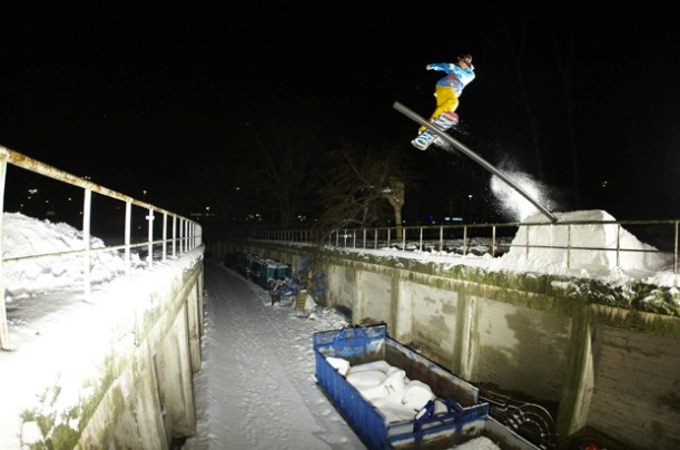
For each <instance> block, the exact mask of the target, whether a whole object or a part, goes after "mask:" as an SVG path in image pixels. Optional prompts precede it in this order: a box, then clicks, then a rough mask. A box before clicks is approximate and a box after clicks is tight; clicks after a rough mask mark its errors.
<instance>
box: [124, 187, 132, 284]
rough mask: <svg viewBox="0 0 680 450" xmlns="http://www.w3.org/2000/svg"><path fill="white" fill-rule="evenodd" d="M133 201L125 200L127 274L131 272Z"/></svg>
mask: <svg viewBox="0 0 680 450" xmlns="http://www.w3.org/2000/svg"><path fill="white" fill-rule="evenodd" d="M131 230H132V202H130V201H129V200H128V201H126V202H125V274H126V275H129V274H130V269H131V267H130V266H131V265H132V262H131V260H130V256H131V255H130V245H131V241H132V231H131Z"/></svg>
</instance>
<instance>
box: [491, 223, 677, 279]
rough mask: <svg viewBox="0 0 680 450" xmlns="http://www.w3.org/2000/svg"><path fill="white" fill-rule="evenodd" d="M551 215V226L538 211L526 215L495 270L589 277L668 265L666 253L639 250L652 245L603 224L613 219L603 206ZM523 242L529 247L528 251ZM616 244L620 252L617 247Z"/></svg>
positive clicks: (614, 227) (612, 225)
mask: <svg viewBox="0 0 680 450" xmlns="http://www.w3.org/2000/svg"><path fill="white" fill-rule="evenodd" d="M556 216H557V218H558V222H557V224H556V225H552V224H550V222H549V220H548V219H547V218H546V217H545V216H544V215H542V214H536V215H534V216H531V217H529V218H528V219H527V220H526V221H524V222H523V225H521V226H520V227H519V229H518V231H517V233H516V235H515V238H514V239H513V240H512V247H511V248H510V251H509V252H508V253H507V254H505V255H503V256H502V257H501V258H499V259H498V261H496V262H494V264H492V265H493V266H494V267H495V268H498V269H513V270H522V271H531V272H540V273H553V274H555V273H558V274H560V273H566V274H570V275H574V274H575V272H576V275H581V276H593V275H595V274H602V273H608V272H611V271H612V270H615V269H617V268H618V269H620V270H623V271H638V272H639V271H642V272H656V271H659V270H663V268H664V267H667V266H668V264H669V256H668V255H664V254H661V253H652V252H645V251H642V250H651V251H656V250H657V249H656V248H655V247H652V246H651V245H647V244H644V243H642V242H640V241H639V240H638V239H637V238H636V237H635V236H633V235H632V234H631V233H630V232H628V231H627V230H625V229H624V228H623V227H621V228H619V225H617V224H615V223H602V222H610V221H615V219H614V218H613V217H612V216H611V215H610V214H608V213H607V212H605V211H602V210H591V211H575V212H570V213H563V214H556ZM561 222H600V223H584V224H574V225H570V226H565V225H559V224H560V223H561ZM527 245H529V246H530V247H531V248H529V249H528V250H527ZM537 247H538V248H537ZM540 247H544V248H540ZM548 247H561V248H548ZM567 247H568V248H569V250H566V248H567ZM617 248H618V249H619V250H621V251H619V252H617V251H616V250H617Z"/></svg>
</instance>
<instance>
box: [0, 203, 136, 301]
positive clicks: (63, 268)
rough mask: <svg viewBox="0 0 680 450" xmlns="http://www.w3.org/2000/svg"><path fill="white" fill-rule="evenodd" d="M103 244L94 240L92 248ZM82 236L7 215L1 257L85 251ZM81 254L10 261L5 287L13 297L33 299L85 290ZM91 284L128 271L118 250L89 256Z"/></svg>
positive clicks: (63, 226) (67, 227)
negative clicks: (67, 290) (68, 290)
mask: <svg viewBox="0 0 680 450" xmlns="http://www.w3.org/2000/svg"><path fill="white" fill-rule="evenodd" d="M104 246H105V244H104V241H102V240H101V239H99V238H96V237H91V239H90V247H91V248H92V249H96V248H101V247H104ZM83 247H84V242H83V233H82V231H80V230H77V229H76V228H73V227H72V226H70V225H68V224H65V223H51V222H49V221H47V220H39V219H35V218H32V217H28V216H25V215H23V214H20V213H4V214H3V221H2V256H3V258H15V257H23V256H32V255H46V254H50V253H68V252H73V251H78V250H82V249H83ZM83 258H84V257H83V256H82V255H78V254H73V255H62V256H48V257H43V258H40V259H26V260H18V261H14V262H8V263H6V264H5V265H4V267H3V271H2V277H3V284H4V287H5V289H6V290H7V293H8V294H9V295H10V296H11V297H21V296H30V295H34V294H37V293H41V292H45V291H48V290H54V289H59V288H69V287H73V288H75V289H82V286H83V285H84V278H83V272H84V267H85V262H84V259H83ZM90 270H91V275H90V276H91V281H92V282H93V283H96V282H101V281H108V280H110V279H112V278H113V277H115V275H116V274H118V273H121V272H123V271H124V270H125V262H124V260H123V258H122V257H121V256H119V255H118V254H117V253H116V252H115V251H99V252H92V253H91V254H90Z"/></svg>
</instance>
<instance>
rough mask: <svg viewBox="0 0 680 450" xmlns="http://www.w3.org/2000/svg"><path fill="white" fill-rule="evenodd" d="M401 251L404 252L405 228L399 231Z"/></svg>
mask: <svg viewBox="0 0 680 450" xmlns="http://www.w3.org/2000/svg"><path fill="white" fill-rule="evenodd" d="M401 251H402V252H405V251H406V227H402V229H401Z"/></svg>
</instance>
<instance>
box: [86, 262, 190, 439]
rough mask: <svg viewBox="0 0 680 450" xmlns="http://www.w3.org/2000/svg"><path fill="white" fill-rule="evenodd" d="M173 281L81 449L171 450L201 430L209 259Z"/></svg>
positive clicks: (160, 297)
mask: <svg viewBox="0 0 680 450" xmlns="http://www.w3.org/2000/svg"><path fill="white" fill-rule="evenodd" d="M174 276H175V278H174V279H172V278H171V279H167V280H166V282H167V284H166V286H170V289H167V290H165V289H164V290H162V292H159V293H157V294H159V295H158V297H157V307H156V308H153V310H152V311H146V312H145V313H144V317H145V318H146V320H144V321H143V323H138V324H137V325H138V326H139V327H140V330H139V331H140V335H142V336H145V338H144V339H142V340H141V341H138V342H137V343H136V345H135V347H134V348H133V349H131V352H130V354H129V355H128V358H126V360H127V361H128V364H126V365H125V366H123V367H120V372H119V373H113V374H107V375H110V376H111V377H112V378H113V379H112V382H111V384H110V386H109V387H108V389H107V390H106V394H105V395H104V396H103V398H102V400H101V402H100V403H99V404H98V405H97V406H96V409H95V411H94V414H93V415H92V417H91V419H90V420H89V421H88V423H87V426H86V428H85V429H84V430H83V432H82V434H81V436H80V439H79V441H78V445H77V447H76V448H78V449H83V450H85V449H95V448H96V449H99V448H106V449H109V450H116V449H121V450H122V449H126V450H127V449H140V450H141V449H151V448H153V449H159V450H162V449H168V448H169V447H170V444H171V442H172V440H173V439H175V438H183V437H187V436H191V435H193V434H195V432H196V408H195V405H194V391H193V375H194V373H195V372H197V371H198V370H199V369H200V365H201V354H200V337H201V335H202V333H203V320H202V317H203V261H202V259H197V260H196V261H195V262H194V263H193V264H191V265H190V267H186V268H184V269H183V270H181V271H180V272H178V273H174Z"/></svg>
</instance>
